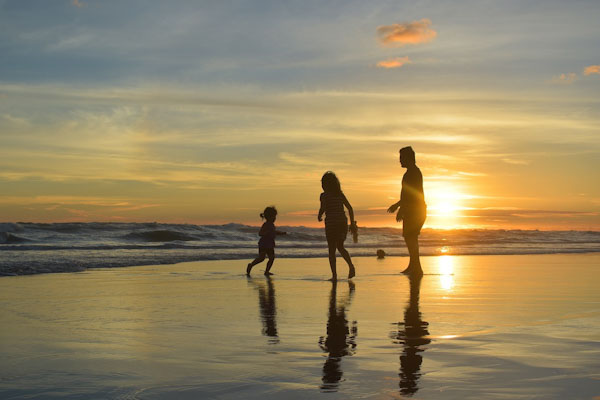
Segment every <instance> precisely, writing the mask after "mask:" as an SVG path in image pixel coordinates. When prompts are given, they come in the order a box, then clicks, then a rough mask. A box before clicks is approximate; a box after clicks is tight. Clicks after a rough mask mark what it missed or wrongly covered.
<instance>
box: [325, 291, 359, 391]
mask: <svg viewBox="0 0 600 400" xmlns="http://www.w3.org/2000/svg"><path fill="white" fill-rule="evenodd" d="M348 289H349V290H348V294H347V296H346V297H345V298H344V299H343V300H342V301H340V302H339V303H338V301H337V281H332V284H331V294H330V297H329V316H328V319H327V336H326V337H323V336H321V338H320V339H319V346H320V347H321V349H322V350H323V351H325V352H327V353H329V355H328V357H327V360H325V364H323V384H322V385H321V390H323V391H328V392H329V391H331V392H333V391H336V390H337V387H338V385H339V382H340V380H341V379H342V376H343V374H344V373H343V371H342V368H341V365H340V363H341V361H342V357H344V356H347V355H352V354H354V351H355V348H356V334H357V332H358V328H357V326H356V325H357V323H356V321H353V322H352V326H351V327H349V326H348V319H347V318H346V307H348V306H349V305H350V302H351V301H352V296H353V295H354V283H353V282H352V281H348Z"/></svg>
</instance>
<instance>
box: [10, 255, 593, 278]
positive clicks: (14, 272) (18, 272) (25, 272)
mask: <svg viewBox="0 0 600 400" xmlns="http://www.w3.org/2000/svg"><path fill="white" fill-rule="evenodd" d="M588 254H589V255H592V254H598V255H600V251H585V252H564V253H561V252H556V253H539V252H532V253H521V254H492V253H490V254H486V253H483V254H443V253H442V254H437V255H424V256H421V258H422V259H428V258H436V257H446V256H452V257H463V256H464V257H513V256H552V255H557V256H561V255H574V256H576V255H588ZM351 255H352V254H351ZM352 258H353V259H357V260H363V259H364V260H369V259H376V260H377V261H381V260H378V259H377V257H376V256H375V255H352ZM252 259H253V257H248V258H233V259H216V260H207V259H200V260H184V261H178V262H165V263H158V264H157V263H154V264H153V263H148V262H145V263H139V264H130V265H114V266H91V267H83V266H77V265H60V264H58V265H54V266H53V267H48V265H43V266H39V267H38V266H36V265H30V266H25V267H22V266H19V267H14V268H11V267H4V268H3V269H1V270H0V279H1V278H6V277H14V276H31V275H41V274H55V273H56V274H63V273H77V272H85V271H88V270H103V269H115V268H116V269H119V268H136V267H167V266H172V265H179V264H188V263H214V262H223V263H236V262H238V263H239V264H240V265H246V264H247V262H250V261H252ZM319 259H327V257H326V255H323V256H320V257H319V256H309V257H302V256H286V255H277V258H276V260H319ZM385 259H406V260H407V263H408V255H401V256H396V255H392V256H386V257H385ZM337 260H338V265H341V266H342V267H345V266H346V264H345V263H344V260H343V259H342V258H341V257H340V256H339V255H338V257H337ZM276 262H277V261H276ZM279 262H280V261H279ZM264 264H266V261H265V263H264ZM264 264H263V266H264ZM259 267H260V264H259Z"/></svg>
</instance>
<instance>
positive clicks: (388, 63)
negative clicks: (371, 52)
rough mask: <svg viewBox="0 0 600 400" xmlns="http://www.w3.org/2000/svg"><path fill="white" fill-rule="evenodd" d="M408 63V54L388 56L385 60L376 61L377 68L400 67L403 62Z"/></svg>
mask: <svg viewBox="0 0 600 400" xmlns="http://www.w3.org/2000/svg"><path fill="white" fill-rule="evenodd" d="M410 63H412V61H410V59H409V58H408V56H405V57H394V58H388V59H387V60H384V61H379V62H378V63H377V66H378V67H379V68H400V67H401V66H403V65H404V64H410Z"/></svg>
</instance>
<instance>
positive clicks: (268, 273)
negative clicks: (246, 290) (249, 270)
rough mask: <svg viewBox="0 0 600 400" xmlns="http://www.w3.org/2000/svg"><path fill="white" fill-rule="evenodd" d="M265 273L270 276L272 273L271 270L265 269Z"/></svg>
mask: <svg viewBox="0 0 600 400" xmlns="http://www.w3.org/2000/svg"><path fill="white" fill-rule="evenodd" d="M265 275H266V276H270V275H273V273H272V272H269V271H265Z"/></svg>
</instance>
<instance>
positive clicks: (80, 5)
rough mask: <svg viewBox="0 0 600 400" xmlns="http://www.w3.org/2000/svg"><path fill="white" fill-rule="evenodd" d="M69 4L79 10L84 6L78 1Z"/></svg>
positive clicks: (74, 0)
mask: <svg viewBox="0 0 600 400" xmlns="http://www.w3.org/2000/svg"><path fill="white" fill-rule="evenodd" d="M71 4H72V5H74V6H75V7H79V8H81V7H83V5H84V4H83V3H82V2H80V1H79V0H73V1H71Z"/></svg>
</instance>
